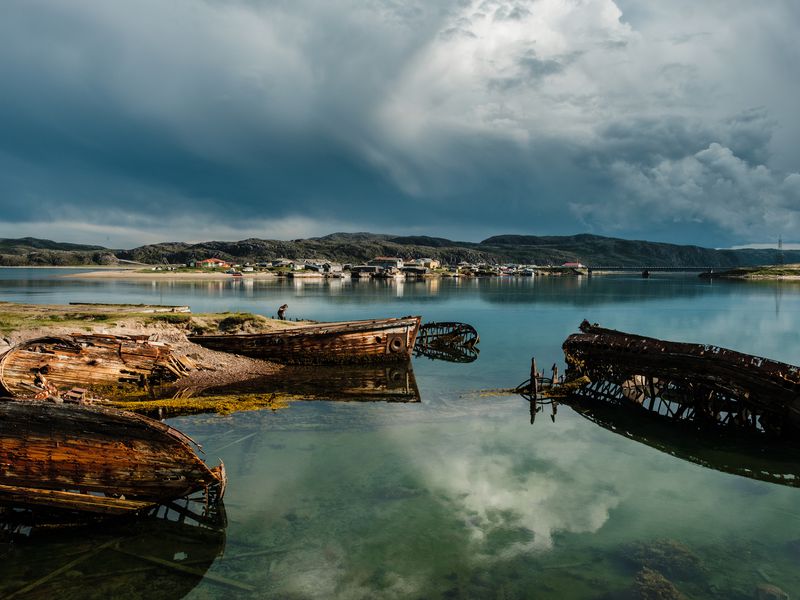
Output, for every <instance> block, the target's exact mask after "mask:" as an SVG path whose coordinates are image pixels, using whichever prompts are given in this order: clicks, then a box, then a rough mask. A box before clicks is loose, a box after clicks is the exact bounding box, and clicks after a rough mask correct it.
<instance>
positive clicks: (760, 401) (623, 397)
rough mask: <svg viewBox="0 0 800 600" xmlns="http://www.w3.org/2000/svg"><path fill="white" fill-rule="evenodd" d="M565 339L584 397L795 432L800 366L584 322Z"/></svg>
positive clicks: (571, 372)
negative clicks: (583, 381)
mask: <svg viewBox="0 0 800 600" xmlns="http://www.w3.org/2000/svg"><path fill="white" fill-rule="evenodd" d="M580 330H581V333H579V334H573V335H571V336H569V337H568V338H567V340H566V341H565V342H564V345H563V350H564V357H565V359H566V362H567V366H568V368H567V373H566V381H567V382H569V381H570V380H575V379H577V378H579V377H587V378H588V383H585V384H583V385H581V386H579V387H578V388H577V389H575V390H574V391H573V392H572V393H574V394H575V395H576V396H577V397H582V398H585V399H588V400H591V399H596V400H605V401H610V402H613V403H618V404H622V405H626V406H634V407H639V408H641V409H643V410H647V411H650V412H653V413H656V414H660V415H663V416H664V417H667V418H669V419H672V420H675V421H691V422H693V423H695V424H699V425H716V426H722V427H732V428H738V429H741V430H747V431H754V432H762V433H768V434H770V435H772V436H783V437H795V438H796V435H797V433H798V431H800V369H798V367H795V366H792V365H789V364H786V363H781V362H778V361H774V360H770V359H766V358H760V357H757V356H752V355H748V354H743V353H741V352H736V351H734V350H728V349H726V348H720V347H717V346H710V345H703V344H690V343H683V342H670V341H664V340H659V339H656V338H650V337H645V336H639V335H632V334H628V333H624V332H620V331H615V330H612V329H604V328H602V327H599V326H597V325H591V324H589V323H588V322H587V321H584V322H583V323H582V324H581V326H580Z"/></svg>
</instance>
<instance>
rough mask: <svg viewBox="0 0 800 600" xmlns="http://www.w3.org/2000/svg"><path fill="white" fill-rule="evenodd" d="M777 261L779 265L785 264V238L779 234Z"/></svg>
mask: <svg viewBox="0 0 800 600" xmlns="http://www.w3.org/2000/svg"><path fill="white" fill-rule="evenodd" d="M777 259H778V260H777V263H778V264H779V265H782V264H783V238H782V237H781V236H778V256H777Z"/></svg>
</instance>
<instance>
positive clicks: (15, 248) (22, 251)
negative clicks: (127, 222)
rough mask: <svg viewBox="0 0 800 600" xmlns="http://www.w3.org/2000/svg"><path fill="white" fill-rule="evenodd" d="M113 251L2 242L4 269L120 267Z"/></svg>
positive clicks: (0, 251)
mask: <svg viewBox="0 0 800 600" xmlns="http://www.w3.org/2000/svg"><path fill="white" fill-rule="evenodd" d="M118 262H119V260H118V259H117V257H116V255H115V254H114V251H113V250H109V249H108V248H103V246H89V245H85V244H69V243H65V242H54V241H52V240H42V239H38V238H31V237H26V238H18V239H9V238H0V265H2V266H10V267H14V266H70V265H113V264H116V263H118Z"/></svg>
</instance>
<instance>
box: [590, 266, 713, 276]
mask: <svg viewBox="0 0 800 600" xmlns="http://www.w3.org/2000/svg"><path fill="white" fill-rule="evenodd" d="M714 268H715V267H680V266H678V267H674V266H673V267H647V266H642V267H621V266H605V267H604V266H587V267H586V270H587V271H588V274H589V275H591V274H592V272H593V271H601V272H603V273H641V274H642V277H650V274H651V273H713V272H714ZM716 268H717V269H719V267H716Z"/></svg>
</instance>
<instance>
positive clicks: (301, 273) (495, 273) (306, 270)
mask: <svg viewBox="0 0 800 600" xmlns="http://www.w3.org/2000/svg"><path fill="white" fill-rule="evenodd" d="M150 270H152V271H176V270H180V271H187V270H192V271H196V272H201V273H202V272H224V273H227V274H230V275H234V276H239V275H244V274H246V273H250V274H252V273H273V274H275V275H279V276H285V277H289V278H312V279H313V278H326V277H332V278H341V277H351V278H354V279H359V278H362V279H370V278H374V279H417V278H426V277H502V276H517V277H534V276H537V275H571V274H572V275H585V274H587V272H588V269H587V267H586V265H584V264H583V263H582V262H580V261H577V260H576V261H571V262H565V263H563V264H561V265H535V264H515V263H508V264H490V263H486V262H480V263H470V262H466V261H462V262H459V263H458V264H443V263H442V262H441V261H439V260H437V259H435V258H401V257H397V256H376V257H374V258H373V259H371V260H369V261H367V262H366V264H361V265H359V264H350V263H339V262H334V261H330V260H327V259H325V258H310V259H290V258H276V259H274V260H267V261H259V262H255V263H250V262H245V263H236V262H232V261H227V260H224V259H222V258H203V259H197V260H192V261H189V262H188V263H185V264H181V265H166V264H165V265H156V266H153V267H150Z"/></svg>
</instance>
